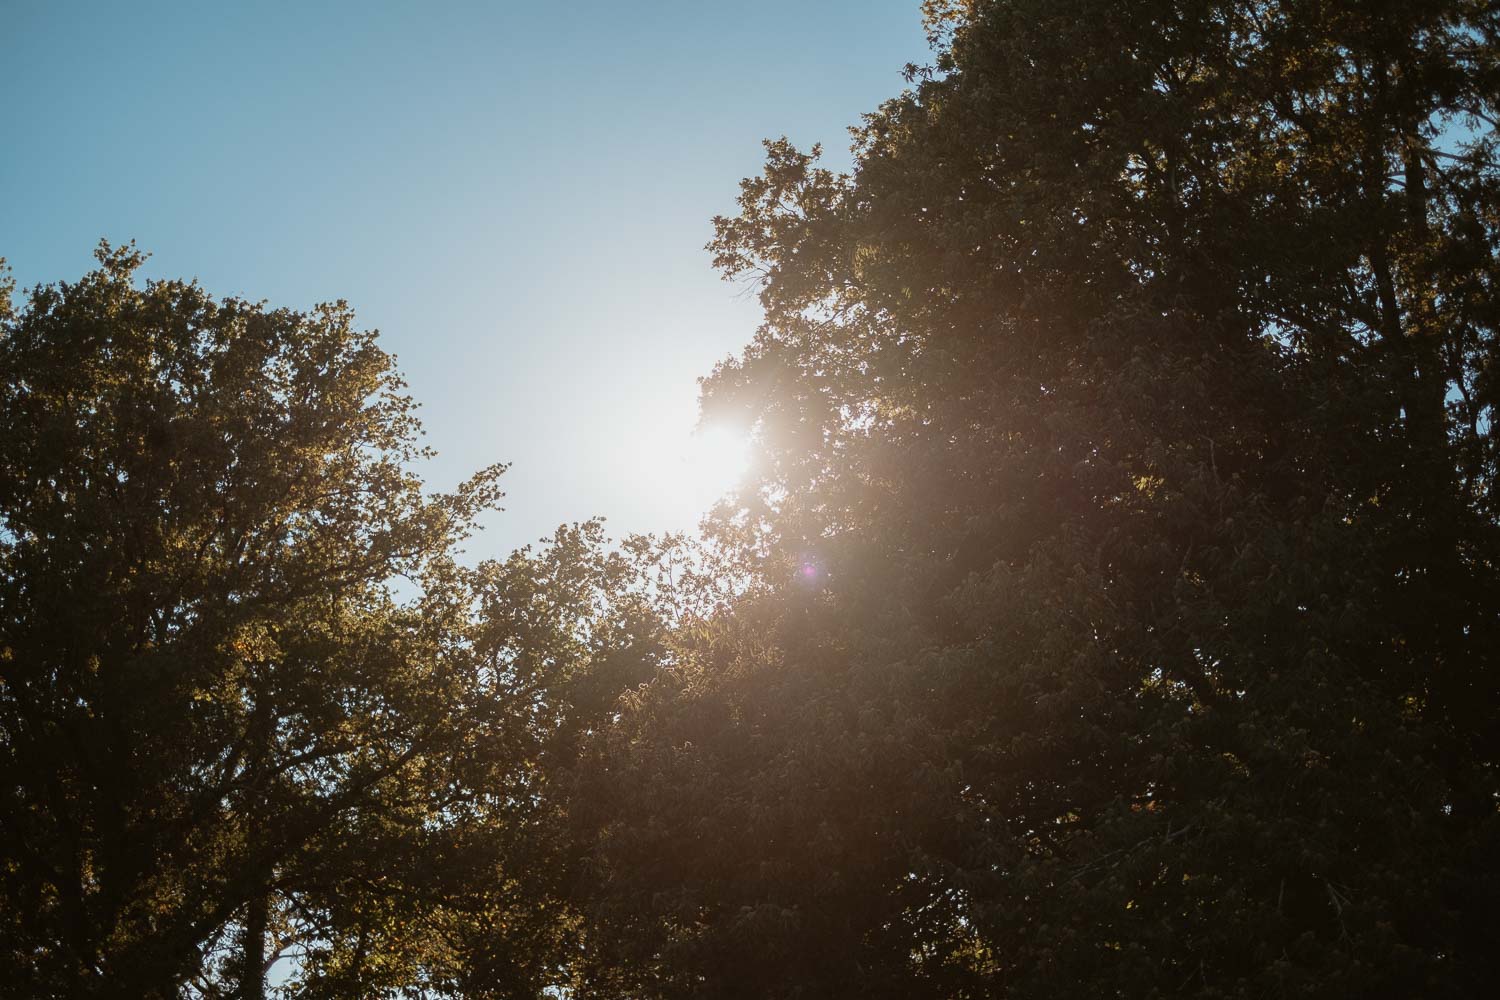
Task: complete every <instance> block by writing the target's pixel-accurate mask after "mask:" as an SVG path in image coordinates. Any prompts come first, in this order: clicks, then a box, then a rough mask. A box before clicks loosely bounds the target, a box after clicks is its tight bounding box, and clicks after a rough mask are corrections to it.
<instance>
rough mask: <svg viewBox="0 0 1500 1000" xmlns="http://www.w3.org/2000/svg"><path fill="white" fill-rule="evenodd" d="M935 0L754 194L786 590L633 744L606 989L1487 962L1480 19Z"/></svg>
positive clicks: (1475, 967)
mask: <svg viewBox="0 0 1500 1000" xmlns="http://www.w3.org/2000/svg"><path fill="white" fill-rule="evenodd" d="M926 7H927V9H928V14H929V23H930V25H931V28H932V32H933V36H934V41H935V43H936V45H937V53H938V54H937V59H936V64H935V65H934V66H933V67H932V68H930V69H925V70H921V69H918V70H913V72H912V82H913V87H912V89H911V90H910V91H909V92H907V93H905V94H903V95H902V96H900V97H897V98H895V99H893V100H892V101H890V102H889V103H887V104H886V105H884V106H883V107H882V108H880V109H879V110H878V111H877V112H875V113H874V114H871V115H869V116H868V117H867V118H866V120H865V122H864V124H863V126H861V127H860V128H859V129H858V130H857V131H856V148H855V152H856V163H855V169H854V172H853V174H852V175H850V176H835V175H833V174H830V173H829V172H827V171H825V170H822V169H820V168H819V167H818V165H817V162H816V151H814V153H813V154H812V155H809V154H805V153H802V152H799V151H798V150H797V149H795V148H793V147H792V146H791V145H790V144H788V143H787V142H785V141H778V142H772V143H769V144H768V154H769V155H768V160H767V164H766V169H765V172H764V173H763V174H762V175H761V176H759V177H756V178H752V179H750V180H747V181H745V182H744V184H743V188H742V194H741V198H740V213H739V214H738V215H737V216H735V217H733V218H725V219H720V220H718V230H717V237H716V239H715V240H714V242H713V244H712V245H711V249H712V251H713V253H714V255H715V260H716V262H717V264H718V266H719V267H720V268H721V270H722V271H723V272H724V273H725V274H726V276H728V277H731V278H739V277H746V278H750V279H753V280H754V281H755V282H757V283H758V286H759V289H760V295H761V301H762V303H763V305H764V308H765V316H766V321H765V325H764V327H763V328H762V330H761V331H760V334H759V336H758V337H757V338H756V340H755V342H754V343H753V344H752V345H751V346H750V347H749V348H748V349H747V350H746V351H745V353H744V354H743V355H742V356H741V357H740V358H739V359H737V360H734V361H732V362H729V363H726V364H724V365H723V366H721V367H720V369H719V370H718V371H717V372H715V374H714V375H713V377H712V378H711V379H710V380H709V381H708V383H707V385H706V390H705V403H706V406H707V407H708V408H709V410H710V412H718V413H724V414H727V415H732V416H734V417H737V418H739V419H743V420H748V421H750V422H752V423H753V424H754V425H755V426H756V427H757V429H758V434H759V438H760V441H761V444H762V450H763V456H762V459H763V466H762V467H763V469H764V470H765V474H764V477H763V480H762V481H761V483H760V484H759V486H758V488H757V489H753V490H749V491H747V493H746V495H745V496H742V497H741V498H740V502H739V503H738V504H732V505H729V506H728V507H726V508H724V509H723V510H722V511H721V515H720V518H719V520H718V525H717V532H718V536H719V538H720V540H721V541H722V542H724V543H725V544H726V545H727V546H728V547H729V548H730V550H731V551H732V552H735V553H737V554H738V555H739V557H740V558H742V559H743V560H745V562H746V563H748V564H750V565H752V566H754V567H755V568H756V572H757V574H758V579H759V581H760V583H759V585H758V586H755V587H752V588H750V593H749V594H748V596H746V597H745V598H744V599H742V600H741V601H740V603H739V604H738V605H737V606H735V607H734V608H733V610H732V612H731V613H720V614H717V615H714V616H711V617H709V618H707V619H705V620H702V621H700V622H697V623H696V624H695V626H694V627H693V628H692V629H688V630H684V631H683V632H682V633H681V634H679V635H678V636H677V638H676V639H675V640H674V641H675V643H676V647H675V651H674V653H673V661H674V665H673V666H672V668H671V669H669V670H664V671H663V672H661V673H660V674H659V675H658V677H657V678H656V679H655V680H654V681H653V682H652V683H651V684H650V685H649V686H648V687H646V688H644V689H642V690H641V691H639V692H637V693H635V694H634V695H633V696H632V697H631V698H630V699H628V700H627V701H626V702H625V703H623V704H622V711H621V714H620V717H619V719H618V721H617V723H616V724H615V725H613V726H612V727H610V728H609V729H608V730H607V731H605V732H603V733H601V734H600V735H599V736H598V740H597V747H598V750H597V754H598V756H597V758H596V759H595V760H594V761H593V762H592V764H591V767H592V772H591V773H592V781H593V785H592V789H593V793H592V794H593V798H592V808H593V809H594V810H596V815H595V816H594V818H593V823H594V826H593V829H594V830H595V834H594V838H595V839H594V852H593V859H594V863H595V865H596V866H597V868H598V871H599V872H600V881H599V882H598V884H597V885H596V886H594V887H593V889H592V890H591V891H592V893H593V895H592V898H591V899H590V900H589V902H588V906H589V910H588V912H589V913H590V914H591V916H592V917H593V919H594V925H593V926H594V930H595V934H594V935H593V938H592V944H593V949H592V951H591V957H590V961H589V963H588V964H587V966H586V968H585V970H584V972H583V973H582V974H581V976H582V978H581V982H582V987H581V990H580V995H587V996H600V997H624V996H632V997H634V996H654V997H700V996H701V997H822V996H847V997H892V998H895V997H910V996H935V997H938V996H940V997H996V996H1002V997H1059V998H1061V997H1080V996H1115V997H1151V996H1178V995H1190V996H1200V997H1261V996H1306V997H1356V996H1371V995H1392V996H1403V995H1410V996H1433V997H1437V996H1444V997H1470V996H1477V995H1481V994H1483V993H1485V992H1486V991H1487V990H1488V989H1489V988H1491V987H1492V985H1493V980H1494V978H1495V973H1496V963H1495V957H1494V954H1495V953H1494V947H1493V944H1494V941H1495V940H1497V935H1500V923H1497V917H1496V914H1497V912H1500V909H1497V904H1500V887H1497V880H1496V876H1495V874H1494V871H1495V869H1494V865H1493V861H1492V859H1493V857H1494V856H1495V851H1496V849H1497V848H1500V823H1497V787H1500V786H1497V783H1496V778H1497V775H1496V770H1495V769H1496V764H1497V751H1500V746H1497V742H1496V741H1497V738H1500V716H1497V707H1500V699H1497V681H1500V675H1497V672H1496V670H1497V664H1496V657H1497V655H1500V627H1497V626H1500V621H1497V616H1500V590H1497V584H1500V580H1497V571H1500V566H1497V555H1500V539H1497V534H1496V528H1497V514H1500V506H1497V494H1496V490H1495V487H1496V471H1497V470H1496V459H1497V450H1496V443H1497V442H1496V438H1495V434H1494V430H1493V423H1492V421H1493V417H1494V412H1495V406H1496V403H1497V401H1500V381H1497V379H1496V373H1497V372H1500V367H1497V364H1500V357H1497V327H1500V301H1497V292H1500V288H1497V280H1500V272H1497V269H1496V260H1495V253H1496V244H1497V239H1500V168H1497V155H1500V151H1497V144H1496V137H1495V128H1496V118H1497V107H1496V95H1497V93H1500V61H1497V60H1500V49H1497V43H1500V20H1497V15H1496V13H1495V11H1494V8H1493V7H1492V6H1491V5H1487V4H1483V3H1478V2H1465V0H1449V2H1433V3H1422V4H1414V3H1395V2H1390V3H1381V2H1355V3H1339V4H1329V3H1312V2H1301V0H1279V2H1245V3H1239V2H1236V3H1218V2H1201V3H1184V2H1167V0H1161V2H1143V3H1132V4H1120V3H1116V2H1112V0H1003V2H1002V0H995V2H984V0H973V2H959V0H950V2H942V0H932V2H929V3H928V4H927V5H926Z"/></svg>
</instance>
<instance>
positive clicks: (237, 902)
mask: <svg viewBox="0 0 1500 1000" xmlns="http://www.w3.org/2000/svg"><path fill="white" fill-rule="evenodd" d="M97 256H98V259H99V264H100V266H99V269H98V270H96V271H94V272H93V273H91V274H89V275H87V276H85V277H84V278H83V279H82V280H80V281H78V282H76V283H71V284H70V283H61V284H57V285H53V286H40V287H37V288H35V289H34V290H32V291H31V292H30V294H29V296H28V297H27V300H26V301H25V303H24V304H23V305H22V307H21V308H20V309H19V310H18V311H9V312H7V313H5V314H3V315H0V320H3V327H0V775H3V780H0V789H3V791H0V829H3V830H4V837H3V840H0V845H3V846H0V850H3V854H0V880H3V883H4V900H5V903H4V906H3V909H0V982H4V983H6V984H8V989H10V990H14V991H16V992H18V993H20V994H24V995H27V996H88V995H111V996H113V995H132V996H143V997H144V996H161V997H165V996H178V995H182V994H183V993H188V994H194V993H196V994H199V995H203V996H231V995H233V996H240V997H252V996H260V995H262V993H263V992H264V990H265V975H266V970H267V967H268V965H269V963H270V962H271V961H274V959H275V956H276V955H278V954H281V953H283V952H285V951H286V950H287V949H288V948H291V949H293V950H294V951H295V953H296V954H297V955H298V957H299V963H298V966H297V969H296V976H295V978H294V982H293V984H292V985H293V986H295V987H297V989H298V991H299V992H300V993H301V994H302V995H307V996H336V995H347V996H352V995H360V996H376V995H390V994H392V993H394V992H397V991H401V990H405V989H409V988H410V989H414V988H417V987H419V986H426V987H429V988H447V989H457V988H463V989H464V990H466V991H467V992H466V995H474V996H484V995H518V994H535V993H536V992H538V991H539V990H541V989H542V988H543V987H544V986H545V985H546V984H547V983H549V982H552V981H553V980H555V979H556V978H557V976H558V975H559V972H558V967H559V966H560V965H561V964H562V961H563V957H564V953H565V949H567V948H568V947H569V945H568V941H569V940H570V937H569V935H570V933H571V932H570V931H569V929H568V928H569V926H570V924H569V920H570V919H571V918H570V917H569V915H568V914H567V913H566V911H565V910H564V909H563V907H561V905H559V904H557V902H556V900H555V899H554V898H553V897H552V896H549V894H548V893H549V891H550V890H549V888H548V883H549V880H555V878H556V877H557V876H555V875H554V874H552V873H551V872H550V870H549V868H548V864H547V863H548V859H549V858H551V857H554V856H556V855H557V851H558V848H557V842H556V841H555V839H554V838H553V836H552V834H551V832H550V831H551V830H552V829H553V827H552V826H551V825H549V820H548V816H549V814H550V810H552V809H553V808H554V807H553V806H552V805H551V804H550V802H549V801H544V799H543V796H542V795H541V794H540V784H539V783H540V781H541V778H540V775H541V769H540V761H541V759H542V757H543V756H545V748H546V746H547V745H548V744H549V741H556V740H558V739H562V738H564V737H563V735H561V734H562V731H563V729H562V727H563V722H564V721H566V719H567V718H568V714H567V713H568V711H569V709H568V705H570V704H571V703H570V702H565V701H564V700H563V698H562V695H561V693H560V692H561V691H562V690H563V688H564V686H565V678H566V677H567V676H570V675H572V674H578V675H579V676H582V675H583V674H584V673H585V672H586V671H585V669H584V668H585V667H586V666H587V665H588V657H589V656H590V655H592V653H593V652H594V651H595V650H597V649H602V648H603V644H604V643H605V641H606V640H605V635H606V633H607V634H608V635H611V636H612V635H616V634H619V635H623V632H622V631H620V630H623V629H626V628H628V623H627V622H626V621H625V619H624V618H622V617H620V614H615V615H614V617H609V616H607V615H606V614H605V612H604V611H603V610H602V609H603V604H602V601H601V599H600V598H599V594H600V592H601V588H603V589H608V588H610V587H615V586H616V585H617V584H618V583H619V581H620V580H621V569H620V566H619V565H618V557H614V560H615V561H612V560H611V557H608V556H606V555H605V553H604V552H603V538H602V535H601V534H600V530H599V528H598V526H597V525H585V526H580V527H577V528H574V529H564V530H563V531H562V532H560V534H559V535H558V536H557V538H556V540H555V544H554V545H551V546H549V547H547V548H546V549H545V550H544V551H542V552H540V553H537V554H535V555H533V554H529V553H522V554H518V555H517V556H515V557H513V558H512V559H511V560H510V561H508V562H506V563H503V564H486V565H482V566H480V567H477V568H475V569H465V568H463V567H461V566H459V565H458V564H457V563H455V561H454V553H455V552H456V546H457V545H458V543H459V542H460V541H461V540H462V539H463V538H464V537H465V536H466V535H467V534H468V533H469V532H470V531H471V530H472V527H473V524H474V519H475V517H476V516H477V515H478V514H479V513H480V512H481V511H483V510H485V509H487V508H488V507H490V506H492V505H493V503H494V502H495V500H496V499H497V498H498V497H499V495H500V494H499V492H498V488H497V478H498V476H499V474H500V472H501V471H502V470H501V467H498V466H497V467H492V468H490V469H486V470H484V471H482V472H480V473H479V474H477V475H476V476H474V477H473V478H472V479H471V480H469V481H468V482H467V483H465V484H464V485H463V486H462V487H460V488H459V490H458V491H457V492H455V493H453V494H446V495H436V496H426V495H424V493H423V490H422V485H421V482H420V481H419V480H418V479H417V478H416V476H415V475H414V474H413V473H412V472H411V471H410V468H409V466H410V463H411V462H412V461H413V460H414V459H417V458H420V457H421V456H422V455H423V454H424V451H423V450H422V449H420V448H419V447H418V446H417V445H416V443H415V442H416V439H417V434H418V433H419V427H418V424H417V422H416V419H415V416H414V404H413V402H412V401H411V399H410V398H409V397H408V396H407V395H405V393H404V392H403V388H404V387H403V383H402V382H401V380H400V378H399V376H398V375H397V374H396V372H395V370H394V369H393V367H392V360H391V358H390V357H389V356H388V355H387V354H385V353H384V352H383V351H381V350H380V348H379V347H378V346H377V344H376V341H375V335H374V334H373V333H368V332H360V331H358V330H357V329H356V328H355V326H354V325H353V316H352V314H351V312H350V310H349V309H348V307H347V306H346V305H344V304H343V303H335V304H332V305H323V306H319V307H317V308H316V309H314V310H312V311H310V312H306V313H299V312H292V311H289V310H284V309H269V308H267V307H265V306H263V305H257V304H253V303H249V302H245V301H242V300H238V299H226V300H223V301H218V302H216V301H214V300H213V299H211V298H210V297H209V295H208V294H207V293H205V292H204V291H203V290H202V289H201V288H200V287H199V286H198V285H196V284H194V283H184V282H180V281H153V282H147V283H146V284H145V286H144V287H143V288H142V287H139V286H138V285H137V284H136V282H135V273H136V271H137V269H138V268H139V267H140V265H141V263H142V260H143V257H142V255H141V254H139V253H137V252H136V251H135V250H134V249H133V248H110V247H109V246H107V245H101V248H100V250H99V252H98V254H97ZM3 300H4V302H5V303H6V308H7V309H9V296H8V295H7V296H5V297H3ZM398 578H405V579H406V580H407V581H409V583H408V584H406V585H404V588H405V591H406V592H407V593H409V594H413V595H414V596H411V597H409V598H406V599H400V598H398V596H397V594H396V592H395V590H394V589H393V584H394V583H395V581H397V579H398ZM568 616H571V617H568ZM555 618H556V619H559V620H561V619H563V618H565V619H566V621H567V622H568V624H569V626H570V627H572V626H577V628H572V631H569V630H567V629H563V628H562V627H561V626H560V625H557V624H556V623H553V625H552V626H551V627H548V622H551V621H552V620H553V619H555ZM585 622H592V623H594V625H595V631H596V633H598V635H599V639H598V642H597V643H596V644H595V646H594V647H589V646H588V645H587V644H586V643H584V641H583V640H582V639H580V638H578V636H579V635H582V634H585V633H584V632H583V630H582V624H583V623H585ZM611 623H614V624H613V625H611ZM609 628H615V630H616V631H615V632H608V629H609ZM612 648H613V647H612Z"/></svg>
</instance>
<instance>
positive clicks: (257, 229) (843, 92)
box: [0, 0, 928, 556]
mask: <svg viewBox="0 0 1500 1000" xmlns="http://www.w3.org/2000/svg"><path fill="white" fill-rule="evenodd" d="M927 55H928V53H927V49H926V46H925V43H924V41H923V38H922V28H921V23H920V18H919V15H918V12H917V2H916V0H801V2H791V0H769V2H759V3H742V2H737V3H730V2H719V0H698V2H692V3H689V2H638V3H603V2H587V0H580V2H574V3H570V4H544V3H535V2H531V3H500V2H496V3H489V4H457V3H439V2H427V3H395V2H387V3H368V2H366V3H359V4H356V3H337V4H336V3H312V2H310V3H305V4H293V3H284V4H281V3H276V4H273V3H260V4H244V5H236V6H233V7H232V6H231V5H230V4H220V3H193V4H189V3H179V4H170V5H169V4H151V3H140V2H132V3H109V4H105V3H92V4H84V3H65V2H17V0H0V97H3V99H4V102H5V112H6V118H7V127H6V144H5V147H6V148H5V149H4V151H3V153H0V256H3V257H6V258H8V259H9V260H10V263H11V266H12V268H13V270H14V272H15V277H16V279H17V280H18V282H19V283H20V284H21V285H22V286H23V287H26V286H29V285H31V284H33V283H35V282H38V281H52V280H56V279H59V278H67V279H73V278H76V277H77V276H78V275H80V274H81V273H82V272H83V271H85V270H86V269H87V268H88V267H89V266H90V264H91V259H90V256H89V254H90V252H91V250H92V248H93V246H94V244H95V243H96V242H97V241H98V240H99V238H100V237H101V236H102V237H106V238H108V239H110V240H111V241H115V242H124V241H126V240H129V239H135V240H136V241H137V242H138V244H139V245H140V246H141V247H142V248H143V249H145V250H148V251H150V252H151V253H152V254H153V257H152V259H151V261H150V263H149V264H148V268H147V271H148V274H149V275H151V276H155V277H193V276H196V277H197V278H199V279H200V280H201V281H202V283H203V284H204V286H205V287H207V288H208V289H209V290H210V291H211V292H213V293H215V294H217V295H224V294H236V295H243V296H246V297H248V298H252V299H266V300H269V301H270V302H271V303H272V304H274V305H286V306H293V307H299V308H300V307H306V306H309V305H312V304H314V303H316V302H319V301H323V300H328V299H335V298H344V299H347V300H349V301H350V302H351V303H352V304H353V305H354V307H355V309H356V311H357V312H358V315H359V317H360V320H361V323H362V325H364V326H369V327H377V328H379V329H380V330H381V333H382V341H383V343H384V345H385V347H386V349H387V350H391V351H394V352H395V353H396V354H397V355H398V356H399V358H400V365H401V367H402V369H403V370H404V371H405V372H406V374H407V376H408V378H409V381H410V383H411V391H412V393H413V395H415V396H416V398H417V399H418V400H419V401H421V403H422V404H423V409H422V415H423V421H424V423H425V424H426V427H427V431H428V443H429V444H431V445H432V446H433V447H435V448H437V449H438V450H439V452H440V453H441V454H440V456H439V458H438V459H437V460H436V461H434V462H433V463H431V464H430V465H428V466H427V467H426V468H425V469H424V470H423V472H424V475H425V476H426V477H427V478H428V480H429V481H430V482H431V483H432V484H433V485H434V486H436V487H448V486H451V485H452V484H453V483H455V482H457V481H458V480H459V479H460V478H462V476H463V475H464V474H466V473H467V472H468V471H470V470H472V469H474V468H477V467H479V466H482V465H485V464H487V463H490V462H493V461H508V462H511V463H513V465H512V469H511V471H510V472H509V473H508V474H507V476H506V490H507V493H508V494H509V495H508V497H507V499H506V501H505V506H506V512H505V513H503V514H498V515H494V516H492V517H491V518H489V519H488V520H487V521H486V531H485V532H484V533H483V534H482V535H481V536H479V537H478V538H476V539H475V540H474V541H473V542H472V543H471V544H470V545H469V551H470V553H471V555H472V556H486V555H499V554H503V553H504V552H507V551H509V550H510V549H511V548H513V547H515V546H516V545H519V544H523V543H525V542H527V541H530V540H533V539H535V538H537V537H539V536H541V535H543V534H546V533H547V532H548V531H549V530H550V529H551V528H552V527H554V526H555V525H556V524H558V523H559V522H562V521H572V520H578V519H581V518H584V517H588V516H591V515H595V514H599V515H604V516H606V517H607V518H608V519H609V529H610V532H611V533H612V534H615V535H619V534H621V533H623V532H626V531H660V530H667V529H677V528H686V527H690V526H692V525H693V524H694V523H696V521H697V518H698V516H699V514H700V512H701V510H702V508H703V506H704V505H705V503H706V500H707V497H706V496H705V495H704V492H703V490H702V489H701V488H694V487H692V485H691V483H692V476H691V475H690V474H686V472H685V468H684V458H683V455H684V451H685V449H686V448H687V445H688V443H689V442H688V435H689V432H690V431H691V429H692V426H693V423H694V420H695V418H696V401H697V384H696V379H697V378H698V377H699V376H701V375H704V374H707V372H708V371H709V370H710V369H711V367H712V366H713V364H714V362H715V361H716V360H718V359H720V358H723V357H725V356H726V355H729V354H731V353H734V352H736V351H737V350H738V349H739V347H740V346H741V345H742V344H744V343H745V342H747V341H748V340H749V338H750V336H751V334H752V333H753V331H754V328H755V325H756V323H757V319H758V311H757V308H756V305H755V303H754V300H753V297H752V296H749V295H747V294H745V292H744V290H743V289H741V288H737V287H736V286H733V285H728V284H725V283H723V282H721V281H720V280H719V279H718V276H717V275H716V274H715V273H714V272H713V271H712V270H711V269H710V268H709V264H708V255H707V254H706V253H705V252H704V251H703V249H702V247H703V244H704V243H705V242H707V240H708V239H709V238H710V236H711V234H712V229H711V225H710V222H709V219H710V217H711V216H713V215H714V214H715V213H718V212H726V211H729V210H731V209H732V206H733V199H734V195H735V193H736V190H737V187H736V185H737V182H738V180H739V179H740V178H741V177H743V176H745V175H746V174H750V173H755V172H756V171H757V170H758V169H759V166H760V162H761V153H762V150H761V147H760V140H761V139H762V138H765V137H771V136H777V135H781V134H786V135H787V136H789V137H790V138H791V139H792V140H793V141H794V142H796V143H798V144H799V145H804V146H805V145H810V144H811V143H813V142H819V141H821V142H823V143H824V145H825V146H826V147H828V149H829V150H830V153H831V156H830V160H831V162H833V163H834V164H835V165H843V164H846V163H847V146H848V137H847V134H846V132H845V131H844V130H845V127H846V126H848V125H850V124H852V123H855V122H857V121H858V118H859V115H860V114H862V113H863V112H865V111H869V110H872V109H873V108H874V107H875V106H876V105H877V104H878V103H879V102H880V101H882V100H884V99H885V98H887V97H890V96H893V95H894V94H896V93H897V92H899V91H900V90H901V89H902V87H903V86H904V82H903V80H902V77H901V69H902V67H903V65H904V64H905V63H907V62H912V61H916V62H922V61H925V60H926V59H927Z"/></svg>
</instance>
